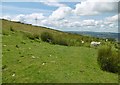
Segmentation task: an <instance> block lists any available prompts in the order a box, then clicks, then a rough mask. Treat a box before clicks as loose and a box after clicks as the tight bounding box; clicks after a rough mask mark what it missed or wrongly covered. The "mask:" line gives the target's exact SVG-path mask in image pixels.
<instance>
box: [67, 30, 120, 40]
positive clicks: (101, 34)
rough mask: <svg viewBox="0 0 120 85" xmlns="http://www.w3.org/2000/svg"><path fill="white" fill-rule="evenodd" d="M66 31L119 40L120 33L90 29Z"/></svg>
mask: <svg viewBox="0 0 120 85" xmlns="http://www.w3.org/2000/svg"><path fill="white" fill-rule="evenodd" d="M66 32H68V33H73V34H80V35H88V36H92V37H99V38H113V39H115V40H118V39H119V40H120V37H119V35H120V33H111V32H90V31H66Z"/></svg>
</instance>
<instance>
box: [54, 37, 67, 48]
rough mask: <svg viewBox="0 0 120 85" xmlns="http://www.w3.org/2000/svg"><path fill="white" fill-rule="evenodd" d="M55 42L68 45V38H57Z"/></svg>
mask: <svg viewBox="0 0 120 85" xmlns="http://www.w3.org/2000/svg"><path fill="white" fill-rule="evenodd" d="M55 44H59V45H64V46H68V43H67V40H66V39H64V38H60V39H57V40H55Z"/></svg>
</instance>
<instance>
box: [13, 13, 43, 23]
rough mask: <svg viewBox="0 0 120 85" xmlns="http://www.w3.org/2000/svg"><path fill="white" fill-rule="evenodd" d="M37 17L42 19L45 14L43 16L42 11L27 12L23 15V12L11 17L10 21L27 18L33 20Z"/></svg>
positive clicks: (26, 19) (25, 19) (22, 20)
mask: <svg viewBox="0 0 120 85" xmlns="http://www.w3.org/2000/svg"><path fill="white" fill-rule="evenodd" d="M36 18H37V19H38V20H41V19H44V18H45V16H43V14H42V13H32V14H27V15H24V14H19V15H17V16H15V18H13V19H12V18H11V19H12V21H21V22H24V21H28V22H29V20H35V19H36Z"/></svg>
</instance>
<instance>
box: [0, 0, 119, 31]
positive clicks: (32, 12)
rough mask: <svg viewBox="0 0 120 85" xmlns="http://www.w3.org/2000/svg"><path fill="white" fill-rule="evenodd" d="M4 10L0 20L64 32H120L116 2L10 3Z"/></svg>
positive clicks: (5, 3) (107, 0) (98, 0)
mask: <svg viewBox="0 0 120 85" xmlns="http://www.w3.org/2000/svg"><path fill="white" fill-rule="evenodd" d="M11 1H14V0H11ZM29 1H30V0H29ZM51 1H52V2H51ZM110 1H112V2H110ZM116 1H118V0H116ZM0 8H1V9H2V15H1V16H0V18H4V19H8V20H12V21H21V22H24V23H30V24H33V25H39V26H45V27H50V28H52V29H57V30H61V31H94V32H95V31H96V32H118V15H119V14H118V3H117V2H113V0H93V1H92V2H91V0H79V2H78V1H77V0H76V2H75V1H74V2H73V1H71V2H67V1H66V2H64V1H62V2H61V1H57V0H43V1H38V2H37V1H35V2H33V1H30V2H7V1H6V2H2V4H0ZM36 18H37V23H36V21H35V19H36Z"/></svg>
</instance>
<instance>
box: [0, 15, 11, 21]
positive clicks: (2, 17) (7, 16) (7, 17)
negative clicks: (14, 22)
mask: <svg viewBox="0 0 120 85" xmlns="http://www.w3.org/2000/svg"><path fill="white" fill-rule="evenodd" d="M1 19H7V20H11V17H10V16H9V15H6V16H1Z"/></svg>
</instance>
